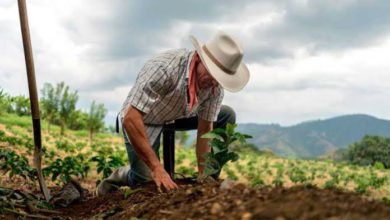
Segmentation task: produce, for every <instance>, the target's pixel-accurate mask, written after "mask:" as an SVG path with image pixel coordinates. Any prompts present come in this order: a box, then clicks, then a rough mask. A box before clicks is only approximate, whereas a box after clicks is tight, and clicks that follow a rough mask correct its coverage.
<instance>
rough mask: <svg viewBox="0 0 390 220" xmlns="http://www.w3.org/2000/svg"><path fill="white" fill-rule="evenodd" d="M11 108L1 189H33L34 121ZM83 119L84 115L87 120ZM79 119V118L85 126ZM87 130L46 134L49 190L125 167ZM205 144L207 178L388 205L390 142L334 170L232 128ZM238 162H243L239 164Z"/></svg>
mask: <svg viewBox="0 0 390 220" xmlns="http://www.w3.org/2000/svg"><path fill="white" fill-rule="evenodd" d="M12 100H15V99H12V97H11V96H9V95H7V94H6V93H4V92H2V91H1V92H0V108H2V109H3V110H4V111H2V112H1V114H2V116H1V117H0V172H1V173H2V174H3V175H0V177H1V181H2V183H6V182H7V181H11V182H12V181H13V180H15V181H14V182H18V183H20V181H19V180H20V178H22V179H23V180H26V181H25V182H30V183H31V182H32V181H35V176H36V175H35V174H36V171H35V169H34V168H33V167H32V152H33V140H32V136H31V135H32V129H31V118H30V117H28V116H23V115H22V116H19V115H17V114H22V113H21V112H23V111H15V108H14V107H12V106H13V105H12ZM95 106H97V104H95ZM91 108H92V107H91ZM94 108H96V107H94ZM76 111H77V110H76ZM76 111H75V112H76ZM91 112H94V111H91ZM77 114H80V112H79V113H77ZM85 114H86V115H89V114H90V112H89V113H85ZM86 115H84V116H86ZM98 115H99V114H98ZM101 115H102V114H100V116H101ZM79 116H80V115H79ZM84 116H80V117H78V118H87V117H84ZM55 118H57V117H55ZM76 118H77V117H76ZM97 118H99V117H97ZM47 120H48V119H47ZM47 120H43V122H42V124H43V127H44V128H46V126H48V124H49V123H48V121H47ZM80 120H81V119H80ZM69 122H71V121H69ZM85 125H87V122H86V121H85ZM97 127H99V126H97ZM86 128H87V126H85V127H84V130H77V131H75V130H69V131H67V135H66V136H59V134H60V131H61V126H60V123H59V121H58V119H55V120H54V121H53V122H52V124H51V128H50V133H49V132H46V129H45V130H44V131H43V133H42V135H43V136H42V140H43V153H44V156H43V164H42V167H43V171H44V176H45V178H46V180H47V181H48V183H49V185H50V184H51V185H53V184H59V183H61V182H67V181H69V180H70V179H72V178H76V179H79V180H81V181H85V182H91V180H93V182H94V181H95V180H98V179H101V178H105V177H107V176H108V175H110V174H111V172H112V171H113V170H114V169H116V168H117V167H118V166H122V165H124V164H127V163H128V162H127V156H126V151H125V147H124V146H123V140H122V138H121V137H120V136H115V135H112V134H109V133H101V131H102V130H103V129H102V128H101V126H100V128H99V129H96V130H95V131H94V132H95V135H94V136H93V137H94V138H93V140H92V143H91V144H90V145H88V142H89V141H90V138H89V132H90V131H89V130H86ZM99 132H100V133H99ZM186 137H188V135H187V134H185V133H183V134H182V135H180V138H178V139H179V140H183V141H178V142H179V143H185V140H186ZM205 137H206V138H210V139H211V142H210V144H211V146H212V149H213V152H212V153H210V154H208V156H206V157H207V158H208V159H207V161H206V162H207V163H208V165H207V167H208V171H207V172H208V173H209V174H210V175H212V174H217V173H219V172H220V175H221V177H222V178H227V177H229V178H230V179H233V180H237V181H240V182H242V183H245V184H248V185H251V186H254V187H257V186H284V187H290V186H294V185H301V184H303V185H316V186H319V187H323V188H340V189H344V190H349V191H355V192H359V193H361V194H364V195H368V196H371V197H374V198H378V199H380V200H383V201H388V198H390V184H389V183H390V181H389V179H390V170H389V169H388V163H387V162H388V161H390V160H389V159H386V158H385V156H386V155H387V156H388V155H389V154H388V151H387V150H388V147H389V140H388V139H386V138H381V137H371V136H368V137H365V138H364V139H363V140H362V141H361V142H359V143H355V144H353V145H351V146H350V150H349V152H348V153H349V154H348V155H349V156H350V157H351V158H353V159H351V160H350V161H351V162H352V163H353V164H350V163H349V162H346V161H344V162H341V163H335V162H334V161H331V160H316V159H312V160H302V159H288V158H281V157H277V156H275V155H274V154H273V153H272V152H271V151H261V152H259V151H255V150H256V149H255V147H254V146H253V145H251V144H246V143H245V140H246V139H247V138H249V136H247V135H243V134H241V133H239V132H236V126H235V125H229V126H228V127H227V129H226V130H223V129H216V130H214V131H213V132H210V133H209V134H207V135H205ZM374 152H376V153H374ZM353 155H357V156H358V157H353ZM362 156H370V158H368V159H367V158H363V157H362ZM238 157H240V160H237V159H238ZM176 158H177V160H176V172H177V173H180V174H182V175H184V176H193V175H194V174H195V173H196V156H195V152H194V150H193V149H191V148H190V149H186V148H180V147H178V148H177V151H176ZM232 161H235V162H234V163H231V162H232ZM359 161H364V163H360V162H359ZM360 165H365V166H360ZM177 177H178V178H179V177H180V176H179V175H178V176H177ZM22 182H23V181H22ZM93 187H94V186H93Z"/></svg>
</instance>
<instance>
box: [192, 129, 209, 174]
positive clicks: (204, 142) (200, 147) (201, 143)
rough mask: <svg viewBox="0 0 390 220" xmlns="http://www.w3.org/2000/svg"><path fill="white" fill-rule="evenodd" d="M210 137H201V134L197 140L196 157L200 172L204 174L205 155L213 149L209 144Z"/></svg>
mask: <svg viewBox="0 0 390 220" xmlns="http://www.w3.org/2000/svg"><path fill="white" fill-rule="evenodd" d="M208 141H209V139H205V138H201V135H198V137H197V141H196V158H197V160H198V172H199V174H203V171H204V165H203V163H204V161H205V159H204V155H205V153H208V152H210V151H211V148H210V146H209V145H208Z"/></svg>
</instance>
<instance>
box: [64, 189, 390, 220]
mask: <svg viewBox="0 0 390 220" xmlns="http://www.w3.org/2000/svg"><path fill="white" fill-rule="evenodd" d="M58 210H59V211H61V212H62V213H63V214H62V216H61V217H63V218H65V219H66V218H67V219H90V218H92V219H131V217H134V218H133V219H175V220H176V219H219V220H220V219H275V220H284V219H332V220H333V219H353V220H359V219H375V220H377V219H390V205H389V204H385V203H383V202H379V201H369V200H367V199H365V198H363V197H361V196H360V195H358V194H354V193H346V192H342V191H338V190H324V189H318V188H316V187H312V186H297V187H292V188H288V189H286V188H250V187H248V186H245V185H241V184H234V183H232V182H230V183H229V182H226V181H225V182H223V183H221V182H214V183H204V184H194V183H191V184H189V183H188V182H187V183H184V182H183V183H181V184H180V189H179V190H177V191H174V192H169V193H164V192H162V193H161V192H158V191H157V190H156V187H155V186H153V185H147V186H145V187H143V188H139V189H138V190H136V191H133V192H132V193H130V194H129V195H128V196H127V198H125V196H124V192H123V191H117V192H113V193H110V194H108V195H105V196H103V197H93V196H91V197H89V198H88V199H87V200H86V201H83V202H79V203H76V204H73V205H71V206H70V207H67V208H62V209H58Z"/></svg>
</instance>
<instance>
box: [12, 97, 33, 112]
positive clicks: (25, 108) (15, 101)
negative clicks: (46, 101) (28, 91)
mask: <svg viewBox="0 0 390 220" xmlns="http://www.w3.org/2000/svg"><path fill="white" fill-rule="evenodd" d="M11 102H12V103H11V105H12V110H13V112H15V113H16V114H17V115H19V116H23V115H30V114H31V106H30V99H29V98H26V97H25V96H24V95H18V96H15V97H12V98H11Z"/></svg>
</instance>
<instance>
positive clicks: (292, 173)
mask: <svg viewBox="0 0 390 220" xmlns="http://www.w3.org/2000/svg"><path fill="white" fill-rule="evenodd" d="M287 174H288V176H289V177H290V180H291V181H292V182H293V183H305V182H306V181H307V179H308V178H307V177H306V174H305V172H304V171H303V170H302V169H300V168H299V167H293V168H291V169H290V170H289V171H288V172H287Z"/></svg>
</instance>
